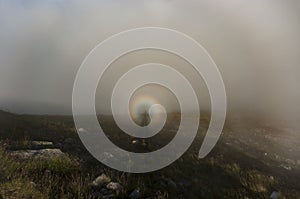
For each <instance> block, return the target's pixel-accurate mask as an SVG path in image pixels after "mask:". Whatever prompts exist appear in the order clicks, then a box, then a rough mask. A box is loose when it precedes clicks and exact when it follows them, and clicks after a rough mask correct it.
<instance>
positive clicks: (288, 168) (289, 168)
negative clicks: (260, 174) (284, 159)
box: [280, 164, 292, 171]
mask: <svg viewBox="0 0 300 199" xmlns="http://www.w3.org/2000/svg"><path fill="white" fill-rule="evenodd" d="M280 167H282V168H284V169H285V170H288V171H290V170H292V167H290V166H288V165H283V164H282V165H280Z"/></svg>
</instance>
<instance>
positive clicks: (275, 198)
mask: <svg viewBox="0 0 300 199" xmlns="http://www.w3.org/2000/svg"><path fill="white" fill-rule="evenodd" d="M270 198H271V199H280V198H282V195H281V193H280V192H277V191H273V192H272V194H271V195H270Z"/></svg>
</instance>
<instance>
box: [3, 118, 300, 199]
mask: <svg viewBox="0 0 300 199" xmlns="http://www.w3.org/2000/svg"><path fill="white" fill-rule="evenodd" d="M7 114H8V113H5V117H2V118H1V114H0V126H2V127H0V135H1V142H0V158H1V162H0V198H1V197H2V198H131V199H138V198H149V199H150V198H273V199H276V198H300V191H299V190H300V180H299V179H300V178H299V176H300V139H299V138H300V136H299V131H297V130H294V129H289V128H274V127H271V126H268V125H258V124H255V125H254V124H249V125H241V123H240V122H238V123H236V124H232V123H230V125H227V126H226V128H225V129H224V133H223V135H222V137H221V139H220V141H219V142H218V144H217V146H216V147H215V149H214V150H213V151H212V153H211V154H210V155H209V156H208V157H206V158H205V159H198V157H197V152H198V150H199V146H200V145H201V142H202V139H203V136H204V135H205V132H206V131H205V130H206V128H207V124H208V122H207V121H206V120H205V119H204V120H203V121H202V126H201V128H200V131H199V134H198V136H197V138H196V140H195V142H194V143H193V145H192V147H190V149H189V150H188V151H187V152H186V153H185V154H184V155H183V156H182V157H181V158H180V159H178V160H177V161H176V162H175V163H173V164H172V165H170V166H168V167H167V168H164V169H162V170H160V171H156V172H152V173H146V174H129V173H123V172H118V171H115V170H112V169H110V168H108V167H106V166H104V165H102V164H101V163H99V162H98V161H97V160H95V159H94V158H93V157H92V156H91V155H90V154H89V153H88V152H87V151H86V149H85V148H84V146H83V145H82V144H81V142H80V139H79V138H78V136H77V134H76V132H75V131H74V127H73V123H72V118H69V117H51V116H47V117H46V116H45V117H42V116H38V117H33V116H17V115H13V114H9V115H7ZM2 115H3V113H2ZM8 118H9V119H8ZM111 126H112V124H110V123H108V126H107V127H105V128H107V129H111V131H113V128H112V127H111ZM173 127H174V125H173V126H172V128H171V127H168V128H167V129H168V130H169V131H172V129H173ZM175 130H176V128H175ZM115 131H116V132H117V130H115ZM8 132H10V133H8ZM21 135H22V136H21ZM109 137H110V138H111V139H112V140H113V139H116V140H117V141H118V140H119V141H120V143H119V144H120V145H123V146H125V145H127V146H126V147H127V148H129V149H131V150H134V149H136V150H140V151H147V150H150V149H151V148H153V147H156V146H155V145H154V144H153V143H152V142H154V140H142V139H132V138H130V139H129V138H128V139H127V138H126V137H124V138H122V139H121V138H120V137H118V136H116V135H114V134H111V135H109ZM171 137H172V136H171ZM165 140H169V137H163V138H160V139H159V141H158V142H155V143H159V142H162V144H163V143H164V142H165Z"/></svg>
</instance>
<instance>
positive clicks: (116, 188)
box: [106, 182, 123, 191]
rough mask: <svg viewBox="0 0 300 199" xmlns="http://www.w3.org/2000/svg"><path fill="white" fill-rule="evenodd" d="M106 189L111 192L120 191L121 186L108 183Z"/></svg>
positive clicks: (115, 183)
mask: <svg viewBox="0 0 300 199" xmlns="http://www.w3.org/2000/svg"><path fill="white" fill-rule="evenodd" d="M106 188H107V189H110V190H113V191H121V190H122V188H123V187H122V185H121V184H120V183H117V182H110V183H108V185H107V186H106Z"/></svg>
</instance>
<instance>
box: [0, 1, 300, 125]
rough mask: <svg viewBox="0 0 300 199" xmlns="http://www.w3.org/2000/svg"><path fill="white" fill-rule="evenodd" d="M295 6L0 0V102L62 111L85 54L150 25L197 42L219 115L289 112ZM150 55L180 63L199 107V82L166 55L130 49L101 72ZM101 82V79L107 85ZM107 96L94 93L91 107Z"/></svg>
mask: <svg viewBox="0 0 300 199" xmlns="http://www.w3.org/2000/svg"><path fill="white" fill-rule="evenodd" d="M299 9H300V3H299V1H297V0H294V1H293V0H290V1H283V0H281V1H279V0H252V1H246V0H244V1H243V0H242V1H241V0H231V1H221V0H219V1H208V0H207V1H199V0H197V1H183V0H151V1H148V0H126V1H125V0H115V1H111V0H108V1H79V0H69V1H63V0H45V1H39V0H26V1H25V0H24V1H21V0H16V1H10V0H0V108H1V109H5V110H10V111H13V112H20V113H38V114H44V113H47V114H71V95H72V87H73V82H74V79H75V75H76V72H77V70H78V68H79V66H80V64H81V63H82V61H83V59H84V58H85V56H86V55H87V54H88V53H89V52H90V51H91V50H92V49H93V48H94V47H95V46H96V45H97V44H98V43H99V42H101V41H103V40H104V39H106V38H107V37H109V36H111V35H112V34H116V33H118V32H120V31H124V30H127V29H131V28H136V27H144V26H159V27H166V28H171V29H175V30H178V31H181V32H183V33H186V34H187V35H189V36H191V37H193V38H194V39H195V40H197V41H198V42H199V43H201V44H202V45H203V46H204V47H205V48H206V49H207V51H208V52H209V53H210V55H211V57H212V58H213V59H214V61H215V62H216V64H217V65H218V67H219V69H220V71H221V74H222V76H223V79H224V82H225V87H226V91H227V96H228V105H229V113H235V112H243V111H246V112H247V111H248V112H257V113H259V114H266V115H267V116H268V115H272V116H274V115H275V116H277V117H278V118H285V119H288V120H290V119H291V120H295V118H297V119H299V118H300V117H299V115H300V104H299V102H300V89H299V85H300V37H299V35H300V23H299V19H300V12H299ZM134 56H135V57H134ZM154 58H155V59H157V60H158V61H157V62H166V64H170V65H174V68H176V64H177V65H181V66H184V68H186V69H184V70H183V71H182V72H183V73H184V74H185V75H186V76H187V78H189V79H190V81H191V83H192V84H193V86H194V87H195V88H196V90H198V91H199V92H197V94H198V96H199V98H203V100H202V101H203V104H204V106H207V105H208V104H209V103H208V100H207V99H208V98H207V91H206V90H205V86H204V85H203V82H201V83H200V80H199V77H196V76H195V74H194V73H193V71H192V70H190V69H189V67H190V66H189V65H188V64H185V63H183V62H180V60H178V58H176V57H172V56H170V55H164V54H160V53H157V52H151V51H145V52H137V53H136V54H132V55H128V57H127V58H125V57H124V58H123V60H122V59H121V60H118V61H117V62H116V63H114V64H113V65H114V66H112V67H113V68H115V69H114V70H113V71H111V72H112V74H116V76H117V75H118V73H120V71H118V69H117V68H118V66H121V65H122V66H124V65H126V66H127V65H128V66H129V65H130V66H132V65H134V64H137V63H143V62H148V61H149V60H151V61H152V60H153V59H154ZM111 83H113V80H112V81H106V82H105V85H103V84H102V85H101V86H102V87H103V88H104V90H109V89H110V88H112V87H113V85H111ZM154 90H155V89H154ZM108 94H109V92H108V91H99V93H97V96H99V103H98V104H97V105H98V106H99V109H100V110H101V109H102V108H103V109H105V107H107V106H106V102H105V101H107V99H108V98H109V97H110V96H109V95H108ZM166 96H167V95H166ZM101 97H102V98H103V99H102V100H103V101H104V102H103V103H100V102H101V99H100V98H101ZM166 98H167V97H166ZM97 99H98V97H97ZM172 103H173V102H172ZM175 104H176V103H175ZM200 104H201V103H200Z"/></svg>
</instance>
